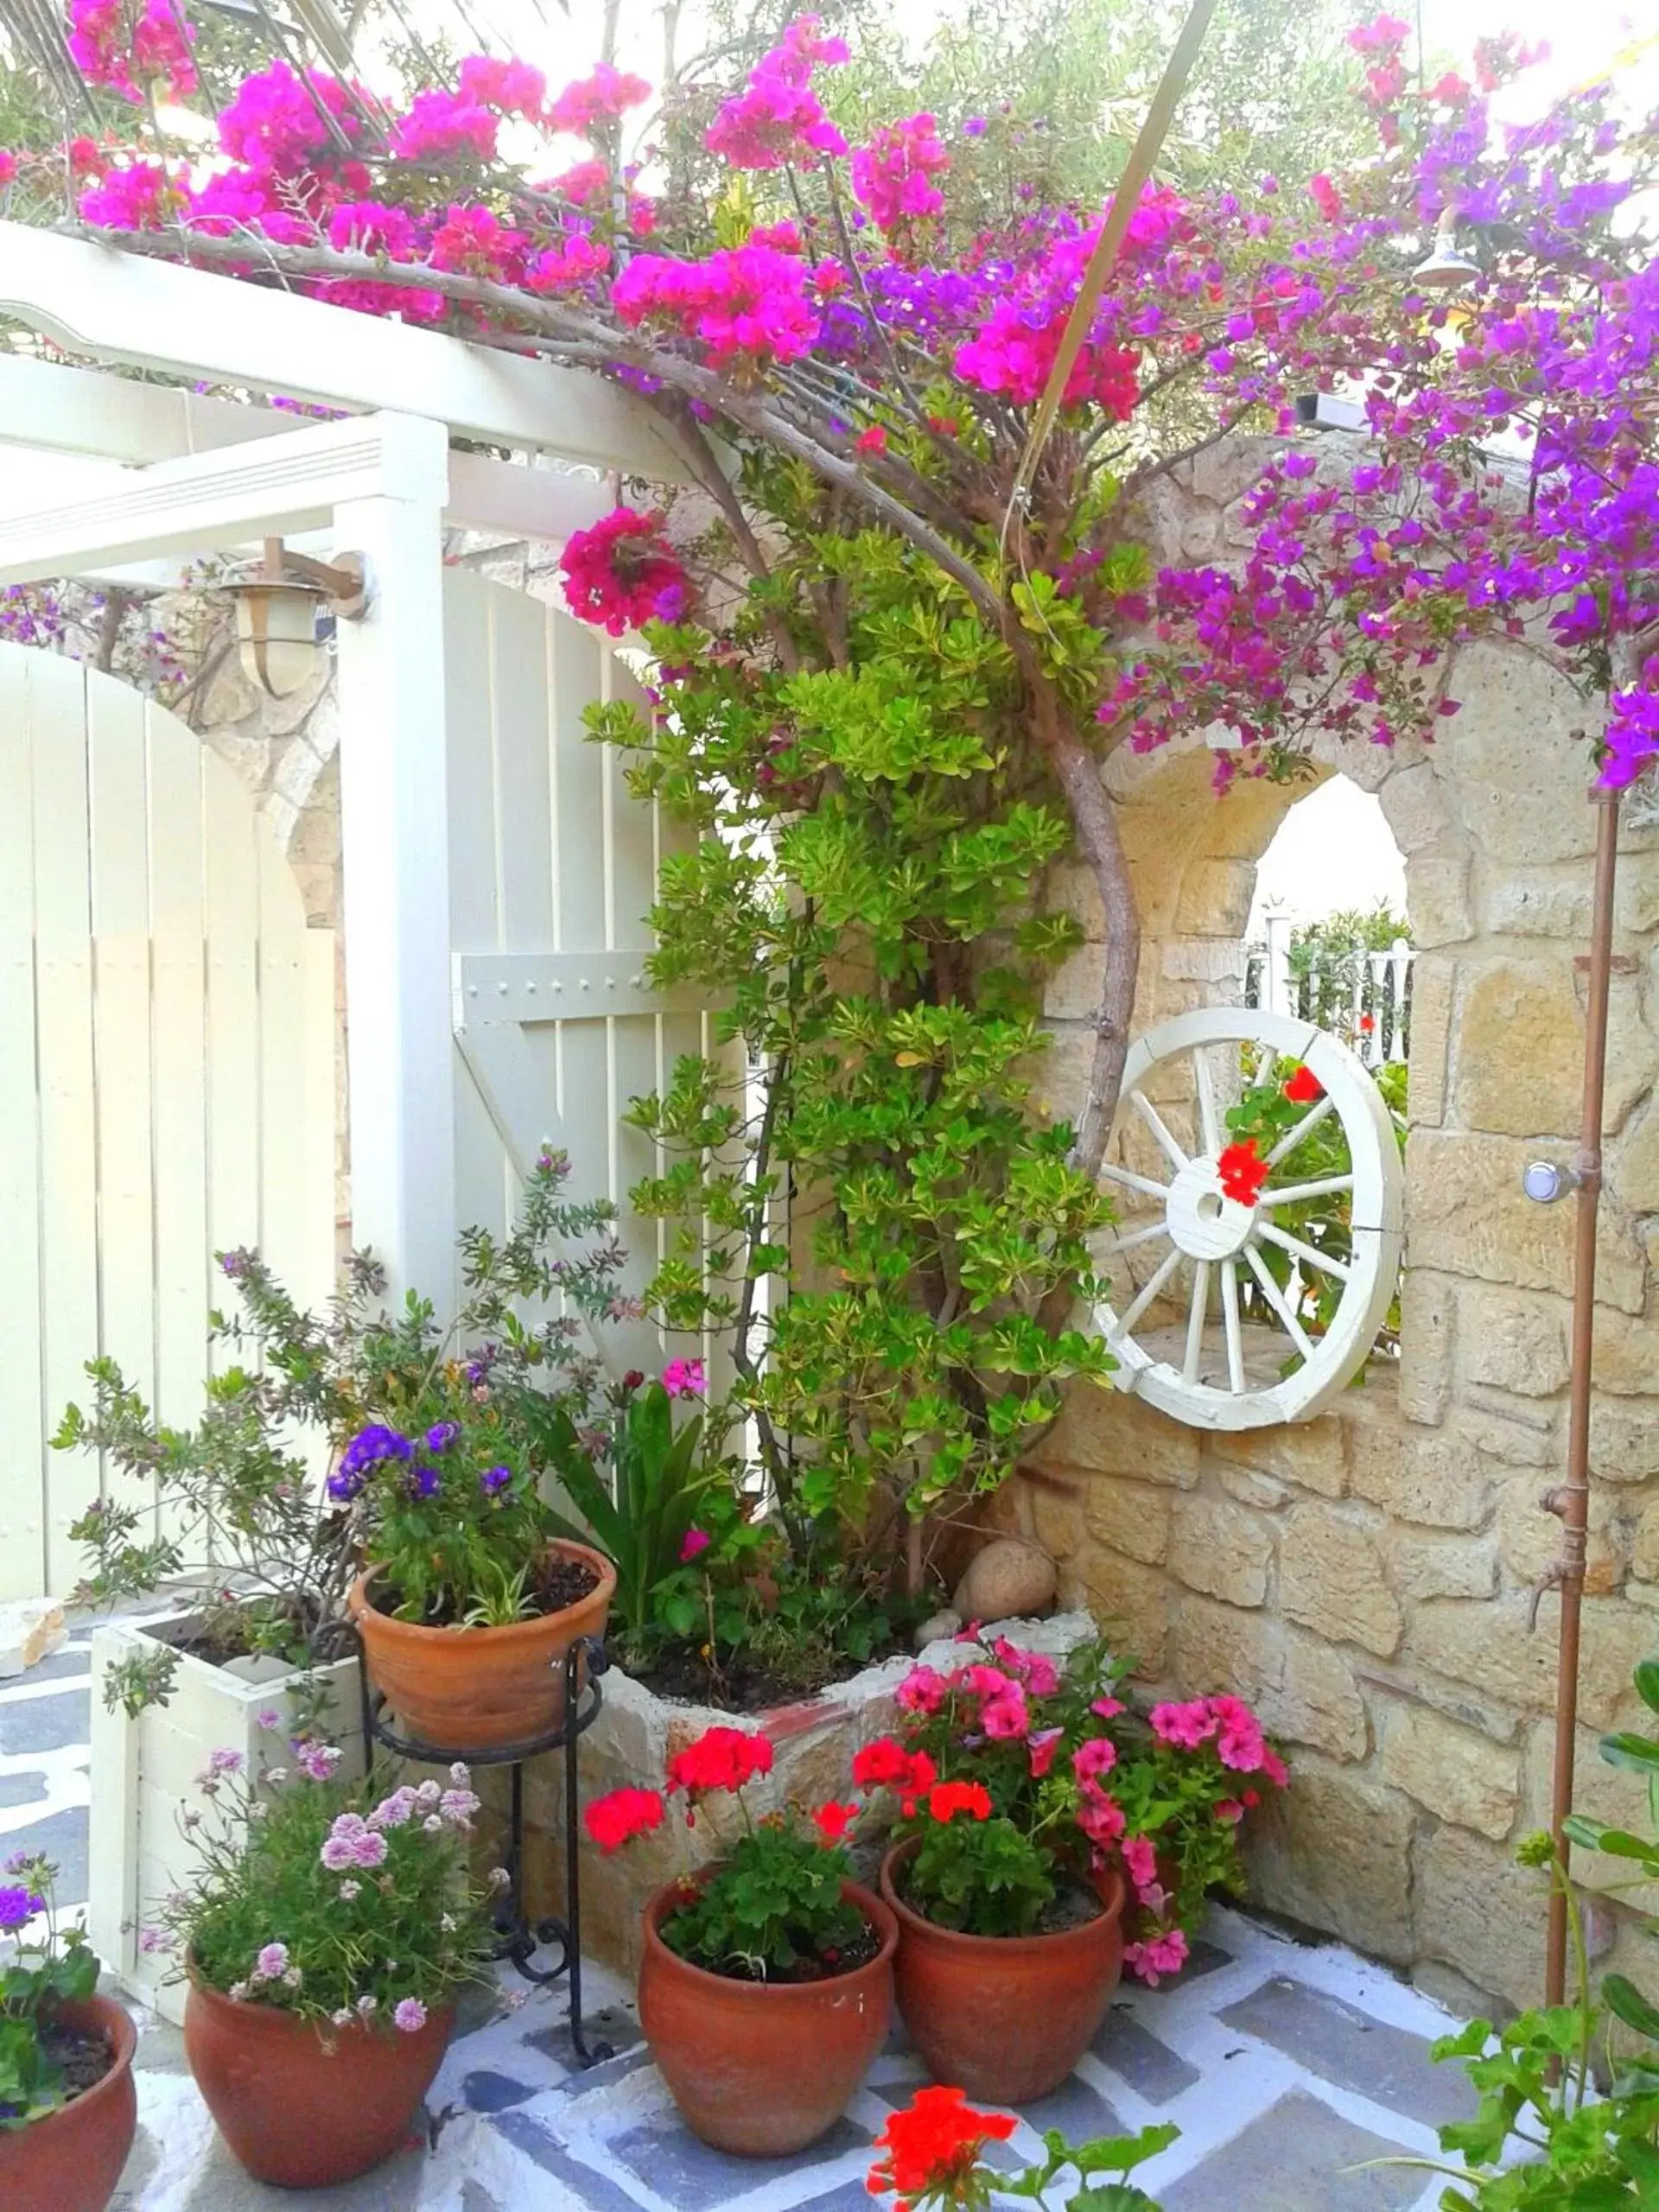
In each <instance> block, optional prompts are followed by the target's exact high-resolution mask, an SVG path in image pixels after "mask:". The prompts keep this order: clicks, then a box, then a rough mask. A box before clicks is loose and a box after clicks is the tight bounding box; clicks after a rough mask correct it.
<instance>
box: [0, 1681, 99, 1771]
mask: <svg viewBox="0 0 1659 2212" xmlns="http://www.w3.org/2000/svg"><path fill="white" fill-rule="evenodd" d="M91 1736H92V1692H91V1690H89V1689H86V1690H76V1689H69V1690H55V1691H53V1690H49V1691H48V1692H47V1693H46V1694H45V1695H44V1696H42V1697H20V1698H17V1699H16V1700H14V1701H12V1702H10V1703H9V1704H8V1703H4V1702H0V1751H3V1752H4V1753H5V1754H6V1755H7V1756H8V1757H9V1758H11V1757H15V1756H16V1754H17V1753H18V1752H20V1751H67V1750H68V1749H69V1748H70V1747H71V1746H72V1745H80V1744H86V1743H87V1742H89V1741H90V1739H91Z"/></svg>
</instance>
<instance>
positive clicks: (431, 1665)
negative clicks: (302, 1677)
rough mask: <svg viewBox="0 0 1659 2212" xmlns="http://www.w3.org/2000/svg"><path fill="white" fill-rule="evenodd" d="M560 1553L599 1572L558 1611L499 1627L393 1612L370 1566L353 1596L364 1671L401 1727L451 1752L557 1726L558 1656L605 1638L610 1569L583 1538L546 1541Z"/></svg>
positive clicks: (497, 1744) (560, 1698) (493, 1746)
mask: <svg viewBox="0 0 1659 2212" xmlns="http://www.w3.org/2000/svg"><path fill="white" fill-rule="evenodd" d="M548 1548H549V1550H550V1551H551V1552H553V1553H555V1554H557V1555H558V1556H559V1557H560V1558H562V1559H579V1560H584V1561H585V1562H586V1564H587V1565H588V1566H589V1567H592V1568H593V1570H594V1573H596V1574H597V1575H598V1577H599V1580H598V1582H597V1584H596V1585H595V1586H594V1588H593V1589H592V1590H590V1591H589V1592H588V1595H587V1596H586V1597H585V1598H582V1599H579V1600H578V1601H577V1603H576V1604H575V1605H567V1606H565V1608H564V1609H563V1611H562V1612H556V1613H541V1614H538V1615H537V1617H536V1618H535V1619H533V1620H527V1621H512V1622H511V1623H509V1624H508V1625H507V1626H506V1627H505V1628H422V1627H420V1626H419V1625H418V1624H416V1622H414V1621H399V1620H394V1619H393V1618H392V1617H391V1614H390V1613H382V1612H378V1611H376V1609H375V1607H374V1606H373V1605H372V1604H371V1603H370V1602H369V1592H370V1590H371V1588H372V1585H373V1582H374V1578H375V1572H376V1570H375V1569H374V1568H373V1567H371V1568H370V1569H369V1571H368V1573H366V1574H365V1575H363V1576H361V1577H360V1578H359V1580H358V1581H357V1582H356V1583H355V1584H354V1585H353V1588H352V1594H351V1599H350V1605H351V1611H352V1617H353V1619H354V1620H355V1621H356V1623H357V1626H358V1630H359V1634H360V1635H361V1637H362V1638H363V1648H364V1650H365V1653H366V1655H367V1658H368V1668H369V1675H370V1679H371V1680H372V1682H373V1684H374V1686H375V1688H377V1689H378V1690H380V1691H382V1692H384V1694H385V1700H386V1703H387V1704H388V1705H389V1706H390V1707H391V1710H392V1712H393V1713H396V1714H397V1718H398V1719H399V1720H401V1721H402V1722H403V1724H404V1729H405V1730H406V1731H407V1732H408V1733H409V1734H410V1736H413V1737H416V1738H419V1740H420V1741H421V1742H423V1743H426V1744H431V1745H435V1746H436V1747H437V1748H439V1749H440V1750H442V1751H456V1752H460V1753H462V1754H465V1753H466V1752H467V1751H499V1750H501V1749H502V1747H503V1746H504V1745H508V1744H524V1743H530V1742H531V1741H532V1740H533V1739H534V1738H536V1737H537V1736H544V1735H546V1734H547V1732H549V1730H550V1729H553V1728H556V1727H557V1726H558V1725H559V1722H560V1720H561V1719H562V1718H563V1713H564V1665H563V1661H564V1655H565V1652H566V1651H567V1650H568V1649H569V1647H570V1645H571V1644H572V1643H574V1642H575V1638H576V1637H579V1636H603V1635H604V1633H605V1622H606V1618H607V1615H608V1614H609V1612H610V1610H611V1599H612V1597H613V1594H614V1593H615V1590H616V1569H615V1568H614V1567H613V1566H612V1565H611V1563H610V1561H609V1560H607V1559H606V1558H605V1557H604V1556H603V1555H602V1554H601V1553H599V1552H596V1551H590V1550H589V1549H588V1546H587V1545H586V1544H575V1543H568V1542H566V1541H564V1540H563V1538H562V1537H561V1538H556V1539H555V1541H553V1542H552V1543H551V1544H550V1545H549V1547H548Z"/></svg>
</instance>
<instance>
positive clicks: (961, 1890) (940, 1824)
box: [904, 1813, 1054, 1936]
mask: <svg viewBox="0 0 1659 2212" xmlns="http://www.w3.org/2000/svg"><path fill="white" fill-rule="evenodd" d="M1050 1866H1051V1861H1050V1859H1049V1855H1048V1853H1046V1852H1045V1851H1044V1850H1043V1849H1042V1848H1041V1847H1040V1846H1039V1844H1038V1843H1037V1842H1036V1841H1035V1840H1033V1838H1032V1837H1031V1836H1029V1835H1027V1834H1023V1833H1022V1832H1021V1830H1020V1828H1018V1827H1015V1825H1014V1822H1013V1821H1011V1820H1009V1819H1008V1818H1007V1815H1005V1814H1000V1813H998V1814H993V1815H992V1816H991V1818H990V1819H989V1820H988V1821H976V1820H971V1819H958V1820H952V1821H931V1820H930V1821H924V1822H923V1823H922V1826H921V1840H920V1842H919V1843H918V1845H917V1847H916V1855H915V1857H914V1858H913V1859H910V1860H909V1861H907V1863H906V1866H905V1870H904V1881H905V1888H906V1893H907V1894H908V1895H909V1896H911V1897H914V1898H915V1900H916V1902H917V1904H918V1909H919V1910H921V1911H922V1912H923V1913H924V1914H925V1916H926V1918H927V1919H929V1920H931V1921H933V1922H934V1923H936V1924H937V1925H938V1926H939V1927H940V1928H952V1929H957V1931H958V1932H959V1933H960V1934H962V1935H964V1936H1030V1935H1033V1934H1034V1933H1035V1931H1036V1928H1037V1923H1038V1922H1039V1919H1040V1918H1041V1917H1042V1914H1043V1911H1044V1910H1045V1908H1046V1906H1048V1905H1050V1904H1052V1903H1053V1901H1054V1881H1053V1877H1052V1873H1051V1872H1050Z"/></svg>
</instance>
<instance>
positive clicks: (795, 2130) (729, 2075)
mask: <svg viewBox="0 0 1659 2212" xmlns="http://www.w3.org/2000/svg"><path fill="white" fill-rule="evenodd" d="M841 1893H842V1897H845V1898H846V1899H847V1901H848V1903H849V1904H855V1905H856V1906H857V1907H858V1909H859V1910H860V1911H861V1913H862V1914H863V1915H864V1917H865V1918H866V1919H867V1920H868V1921H869V1922H870V1923H872V1924H873V1925H874V1928H875V1929H876V1931H877V1933H878V1934H879V1935H880V1938H881V1948H880V1951H879V1952H878V1953H877V1954H876V1955H875V1957H874V1958H873V1959H871V1960H870V1961H868V1964H866V1965H864V1966H861V1967H855V1968H854V1969H853V1971H852V1972H851V1973H850V1974H836V1975H834V1976H833V1977H832V1978H831V1979H829V1980H826V1981H803V1982H764V1981H734V1980H730V1979H729V1978H728V1976H727V1975H725V1974H709V1973H708V1972H707V1971H706V1969H705V1968H703V1967H694V1966H692V1965H691V1964H690V1961H687V1960H685V1959H682V1958H680V1957H679V1956H678V1955H677V1954H676V1953H674V1952H673V1951H671V1950H670V1949H669V1948H668V1946H667V1944H666V1943H664V1941H663V1939H662V1937H661V1936H660V1935H659V1934H658V1929H660V1928H661V1926H662V1924H663V1923H664V1920H665V1919H666V1918H667V1917H668V1916H669V1915H670V1913H671V1912H673V1911H674V1910H675V1909H676V1908H677V1906H678V1905H679V1904H680V1903H681V1902H682V1897H681V1891H680V1885H679V1884H678V1883H677V1882H670V1883H668V1884H667V1885H665V1886H664V1888H662V1889H660V1890H658V1891H657V1893H656V1895H655V1896H654V1897H652V1899H651V1901H650V1903H649V1904H647V1905H646V1907H645V1960H644V1962H643V1963H642V1965H641V1966H640V1968H639V2023H640V2025H641V2026H642V2027H643V2028H644V2030H645V2040H646V2042H647V2043H648V2044H650V2045H651V2055H652V2057H653V2058H654V2059H655V2060H656V2062H657V2064H658V2068H659V2069H660V2070H661V2072H662V2075H663V2079H664V2081H665V2082H667V2083H668V2086H669V2088H670V2089H671V2091H672V2092H673V2096H674V2101H675V2103H676V2104H677V2105H678V2107H679V2108H680V2110H681V2112H682V2113H683V2114H684V2116H685V2120H686V2124H687V2126H689V2127H690V2129H691V2130H692V2132H693V2133H694V2134H697V2135H700V2136H701V2137H702V2139H703V2141H704V2142H705V2143H712V2144H713V2145H714V2146H715V2149H716V2150H717V2151H734V2152H737V2154H738V2155H739V2156H740V2157H741V2158H785V2157H786V2156H787V2155H788V2154H789V2153H790V2152H794V2151H804V2149H805V2148H806V2146H807V2145H808V2144H809V2143H816V2142H817V2139H818V2138H819V2136H820V2135H822V2134H823V2133H825V2132H826V2130H828V2129H829V2128H830V2127H833V2126H834V2125H835V2123H836V2120H838V2119H839V2118H840V2116H841V2114H842V2112H844V2111H845V2109H846V2107H847V2103H848V2101H849V2098H850V2097H851V2096H852V2094H853V2092H854V2090H855V2089H856V2088H857V2087H858V2085H859V2083H860V2082H861V2081H862V2080H863V2078H864V2076H865V2075H866V2073H867V2072H868V2070H869V2067H870V2064H871V2062H872V2061H873V2060H874V2056H875V2054H876V2053H877V2051H878V2050H880V2048H881V2045H882V2044H883V2043H884V2042H885V2040H886V2038H887V2024H888V2021H889V2020H890V2019H891V2018H892V2015H893V1949H894V1947H895V1945H896V1944H897V1942H898V1941H899V1930H898V1928H897V1926H896V1925H895V1923H894V1921H893V1915H892V1914H891V1913H890V1912H889V1911H888V1910H887V1907H886V1905H884V1904H882V1902H881V1900H880V1897H875V1896H874V1895H872V1893H871V1892H870V1891H868V1890H866V1889H862V1888H861V1887H860V1886H859V1885H858V1884H857V1883H856V1882H845V1883H843V1884H842V1892H841Z"/></svg>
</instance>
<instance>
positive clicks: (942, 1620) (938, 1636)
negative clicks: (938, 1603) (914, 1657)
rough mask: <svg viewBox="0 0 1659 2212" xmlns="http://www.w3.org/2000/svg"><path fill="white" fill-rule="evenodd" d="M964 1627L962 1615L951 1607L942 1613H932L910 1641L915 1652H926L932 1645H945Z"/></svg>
mask: <svg viewBox="0 0 1659 2212" xmlns="http://www.w3.org/2000/svg"><path fill="white" fill-rule="evenodd" d="M961 1626H962V1615H961V1614H960V1613H955V1612H952V1611H950V1608H949V1606H947V1607H946V1608H945V1610H944V1611H943V1612H940V1613H930V1614H929V1615H928V1617H927V1618H926V1619H925V1621H924V1622H923V1623H922V1624H921V1626H920V1627H919V1628H918V1630H917V1631H916V1633H915V1635H914V1636H912V1638H911V1639H910V1643H911V1649H912V1650H913V1651H925V1650H926V1649H927V1647H928V1645H929V1644H930V1643H946V1642H948V1641H949V1639H950V1637H953V1636H954V1635H955V1634H956V1632H957V1630H958V1629H959V1628H960V1627H961Z"/></svg>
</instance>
